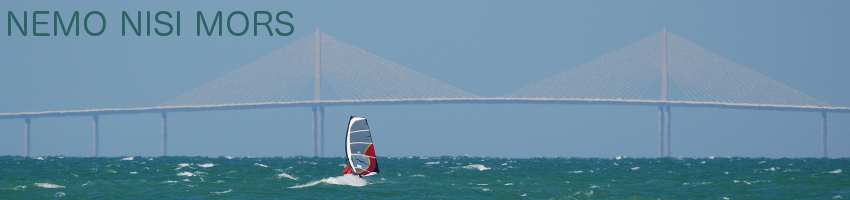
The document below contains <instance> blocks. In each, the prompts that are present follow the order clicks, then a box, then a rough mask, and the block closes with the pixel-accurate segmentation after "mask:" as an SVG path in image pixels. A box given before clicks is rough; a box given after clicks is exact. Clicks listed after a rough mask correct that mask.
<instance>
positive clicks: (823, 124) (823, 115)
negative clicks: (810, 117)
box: [820, 112, 826, 158]
mask: <svg viewBox="0 0 850 200" xmlns="http://www.w3.org/2000/svg"><path fill="white" fill-rule="evenodd" d="M820 114H821V119H822V121H821V144H822V145H821V156H822V157H824V158H826V112H821V113H820Z"/></svg>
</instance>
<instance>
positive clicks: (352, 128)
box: [345, 116, 381, 176]
mask: <svg viewBox="0 0 850 200" xmlns="http://www.w3.org/2000/svg"><path fill="white" fill-rule="evenodd" d="M345 155H346V158H348V164H349V165H350V166H351V170H353V171H354V173H356V174H358V175H360V176H371V175H375V174H378V172H381V170H380V169H379V168H378V159H377V157H376V156H375V144H373V143H372V132H371V131H369V123H367V122H366V118H363V117H355V116H351V118H350V119H349V120H348V131H347V132H346V135H345Z"/></svg>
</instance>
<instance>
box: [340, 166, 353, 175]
mask: <svg viewBox="0 0 850 200" xmlns="http://www.w3.org/2000/svg"><path fill="white" fill-rule="evenodd" d="M346 174H354V171H351V166H349V165H345V169H344V170H342V175H346Z"/></svg>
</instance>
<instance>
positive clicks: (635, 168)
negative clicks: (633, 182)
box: [632, 167, 640, 170]
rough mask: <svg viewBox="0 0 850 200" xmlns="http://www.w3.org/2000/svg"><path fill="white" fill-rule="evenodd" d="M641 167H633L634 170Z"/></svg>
mask: <svg viewBox="0 0 850 200" xmlns="http://www.w3.org/2000/svg"><path fill="white" fill-rule="evenodd" d="M639 169H640V167H632V170H639Z"/></svg>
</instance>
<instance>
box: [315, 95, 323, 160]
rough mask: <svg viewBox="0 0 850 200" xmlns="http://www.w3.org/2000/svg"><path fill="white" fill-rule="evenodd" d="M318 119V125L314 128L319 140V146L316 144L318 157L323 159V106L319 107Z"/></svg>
mask: <svg viewBox="0 0 850 200" xmlns="http://www.w3.org/2000/svg"><path fill="white" fill-rule="evenodd" d="M318 118H319V120H318V122H319V124H318V126H316V127H317V131H316V132H318V137H319V138H318V140H319V144H318V149H319V157H325V130H324V129H325V107H324V106H319V112H318Z"/></svg>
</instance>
